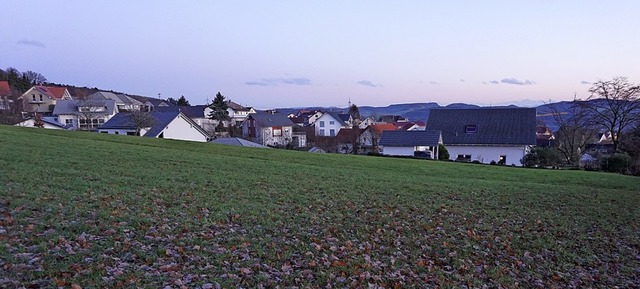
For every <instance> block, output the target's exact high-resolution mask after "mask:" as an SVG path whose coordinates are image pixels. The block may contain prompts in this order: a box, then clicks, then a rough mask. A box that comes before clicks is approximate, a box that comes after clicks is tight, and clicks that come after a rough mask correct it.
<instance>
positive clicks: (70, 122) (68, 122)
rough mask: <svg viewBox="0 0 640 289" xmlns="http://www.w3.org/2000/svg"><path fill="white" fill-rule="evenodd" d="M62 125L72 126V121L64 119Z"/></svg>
mask: <svg viewBox="0 0 640 289" xmlns="http://www.w3.org/2000/svg"><path fill="white" fill-rule="evenodd" d="M64 124H67V125H69V124H71V125H72V124H73V119H65V120H64Z"/></svg>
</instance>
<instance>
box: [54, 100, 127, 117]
mask: <svg viewBox="0 0 640 289" xmlns="http://www.w3.org/2000/svg"><path fill="white" fill-rule="evenodd" d="M78 105H85V106H91V107H104V108H105V110H104V111H96V112H93V113H92V114H95V115H105V114H106V115H111V114H113V113H114V112H115V110H116V101H115V100H112V99H104V100H93V99H90V100H87V101H82V100H76V99H62V100H58V101H57V102H56V105H55V106H54V107H53V114H54V115H60V114H73V115H79V114H82V113H80V112H78Z"/></svg>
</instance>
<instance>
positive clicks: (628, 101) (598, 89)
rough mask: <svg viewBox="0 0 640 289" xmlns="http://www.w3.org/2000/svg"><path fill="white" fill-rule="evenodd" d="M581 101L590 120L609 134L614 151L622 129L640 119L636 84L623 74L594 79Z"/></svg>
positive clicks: (638, 91) (638, 88) (639, 94)
mask: <svg viewBox="0 0 640 289" xmlns="http://www.w3.org/2000/svg"><path fill="white" fill-rule="evenodd" d="M589 92H590V93H591V96H590V97H589V98H588V100H590V101H589V102H585V104H586V105H585V106H584V107H585V109H586V110H587V111H588V112H589V115H590V117H591V121H592V122H593V123H594V124H596V125H599V126H601V127H602V128H604V129H607V130H608V131H609V132H610V133H611V140H612V141H613V148H614V150H617V149H618V145H619V144H620V138H621V136H622V134H623V133H625V129H627V128H629V127H631V126H632V125H633V124H635V123H636V122H638V121H640V100H639V98H640V86H638V85H635V84H633V83H630V82H629V81H628V80H627V78H626V77H616V78H614V79H612V80H607V81H602V80H600V81H597V82H595V83H594V84H593V86H592V87H591V88H590V89H589Z"/></svg>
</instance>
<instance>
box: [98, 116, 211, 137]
mask: <svg viewBox="0 0 640 289" xmlns="http://www.w3.org/2000/svg"><path fill="white" fill-rule="evenodd" d="M149 115H150V116H151V117H153V119H154V121H153V125H152V126H151V127H145V128H142V129H141V130H140V135H142V136H144V137H153V138H166V139H175V140H187V141H197V142H206V141H208V140H209V134H208V133H207V132H206V131H205V130H204V129H202V128H201V127H200V126H199V125H198V124H196V123H195V122H194V121H193V120H191V119H190V118H189V117H187V116H186V115H184V114H183V113H182V112H180V111H166V112H161V111H153V112H150V113H149ZM134 123H135V122H134V114H132V113H129V112H121V113H118V114H116V115H115V116H114V117H112V118H111V119H110V120H109V121H107V122H106V123H105V124H103V125H101V126H100V127H98V132H99V133H108V134H123V135H136V130H137V129H136V125H135V124H134Z"/></svg>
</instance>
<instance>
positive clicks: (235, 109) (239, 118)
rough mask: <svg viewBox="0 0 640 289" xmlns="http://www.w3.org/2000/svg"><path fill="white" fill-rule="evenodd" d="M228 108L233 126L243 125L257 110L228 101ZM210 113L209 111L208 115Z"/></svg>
mask: <svg viewBox="0 0 640 289" xmlns="http://www.w3.org/2000/svg"><path fill="white" fill-rule="evenodd" d="M227 106H228V108H227V112H229V117H230V118H231V124H232V125H235V124H237V123H242V122H243V121H244V120H245V119H246V118H247V116H249V114H250V113H256V110H255V109H253V107H244V106H242V105H239V104H237V103H235V102H233V101H231V100H228V101H227ZM209 110H210V109H209ZM209 112H210V111H207V113H209Z"/></svg>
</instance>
